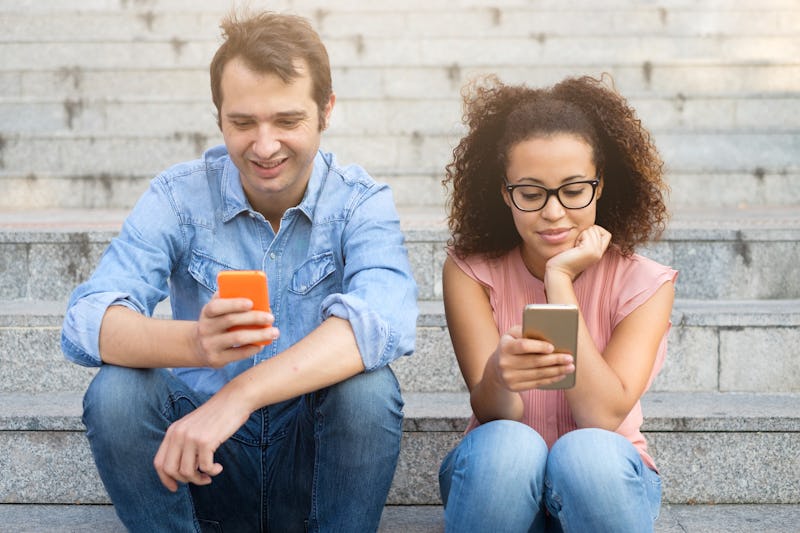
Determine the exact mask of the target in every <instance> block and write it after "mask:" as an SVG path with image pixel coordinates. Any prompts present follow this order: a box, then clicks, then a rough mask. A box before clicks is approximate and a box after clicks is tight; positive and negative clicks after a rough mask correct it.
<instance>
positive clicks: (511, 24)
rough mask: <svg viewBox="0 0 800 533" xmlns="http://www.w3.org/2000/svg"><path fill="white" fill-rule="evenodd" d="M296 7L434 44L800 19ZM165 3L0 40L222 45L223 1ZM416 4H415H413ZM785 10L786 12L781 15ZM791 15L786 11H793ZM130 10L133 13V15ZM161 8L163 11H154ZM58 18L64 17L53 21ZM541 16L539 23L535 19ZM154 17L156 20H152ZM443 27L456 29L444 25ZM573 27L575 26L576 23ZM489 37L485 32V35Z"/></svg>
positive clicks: (640, 11)
mask: <svg viewBox="0 0 800 533" xmlns="http://www.w3.org/2000/svg"><path fill="white" fill-rule="evenodd" d="M281 3H283V4H285V5H284V6H283V7H289V6H291V7H293V8H294V9H295V10H297V11H301V12H304V13H305V14H307V15H309V16H312V17H313V20H314V22H315V24H316V27H317V28H318V29H319V31H320V32H321V33H322V35H323V36H324V37H329V38H337V37H348V36H351V35H353V34H354V33H358V34H360V35H363V36H364V37H366V38H387V37H393V38H402V37H405V36H407V35H408V34H409V31H413V32H414V33H415V34H417V35H422V36H428V37H457V36H461V35H463V34H465V33H466V32H469V31H474V32H476V34H480V35H485V36H487V37H493V38H508V37H528V36H530V35H540V34H543V35H576V34H577V35H582V36H593V37H612V36H618V35H642V34H646V33H648V32H653V33H655V34H657V35H664V36H670V37H673V38H676V39H679V38H685V37H692V36H712V35H713V36H719V35H727V36H732V37H744V36H753V37H756V36H758V37H760V36H764V35H786V34H790V35H791V34H793V33H795V32H796V27H797V26H796V25H797V24H798V23H800V14H798V13H797V11H796V10H794V9H793V8H794V7H796V6H795V5H789V4H784V5H783V6H780V5H779V6H778V7H774V8H773V9H772V10H770V11H769V12H767V13H758V15H759V16H757V17H754V16H753V15H754V14H753V12H752V5H753V2H746V1H742V2H738V4H737V3H731V4H726V9H725V10H724V11H721V10H720V9H719V7H718V6H710V5H708V4H699V5H689V4H686V3H682V2H672V3H670V2H661V3H659V5H647V4H642V3H640V2H617V4H619V5H617V6H612V5H611V4H612V3H610V2H609V3H605V2H604V3H603V4H597V3H585V4H584V5H583V6H581V7H579V6H578V5H579V3H577V2H571V3H570V5H569V6H562V5H559V6H553V5H550V6H547V5H545V4H544V3H542V2H539V3H537V5H536V6H529V5H525V4H524V3H522V2H519V3H517V4H516V5H514V3H513V2H507V3H506V5H504V6H502V7H490V6H493V5H494V4H492V3H489V2H486V3H485V4H484V5H481V3H480V2H471V3H470V4H471V5H463V6H460V9H459V10H458V11H457V12H454V11H453V10H452V8H451V6H450V5H441V4H439V5H437V3H435V2H434V3H425V4H424V6H419V7H424V9H419V8H417V9H415V8H413V7H411V5H406V4H405V3H404V4H403V5H398V4H396V3H394V2H375V3H374V4H372V5H370V6H368V7H367V6H364V5H363V4H361V5H358V6H352V5H351V6H344V7H339V6H337V7H338V9H336V10H335V11H332V12H328V13H324V14H322V13H315V12H314V9H315V8H316V7H318V6H319V5H321V3H320V2H308V1H294V2H291V3H289V2H270V4H271V5H272V6H273V9H281V6H280V5H281ZM164 4H166V3H165V2H163V1H157V2H152V1H151V2H150V5H148V6H147V7H142V8H139V9H137V6H123V7H122V8H119V6H114V7H112V6H107V7H105V8H103V7H102V6H99V7H98V8H97V9H95V10H87V9H85V7H84V5H82V4H79V5H77V6H76V5H71V3H70V2H66V3H59V4H58V5H57V6H53V7H52V8H51V9H48V10H44V11H41V10H38V9H36V8H35V7H26V8H25V9H24V10H23V9H21V8H17V10H16V11H12V12H10V13H4V18H3V20H2V21H0V30H2V32H0V41H5V42H34V41H35V40H36V39H37V38H41V39H42V40H44V41H54V42H69V41H81V42H85V41H92V42H95V41H96V42H102V41H131V40H143V41H156V40H159V39H170V38H172V37H173V36H174V35H176V34H177V35H191V36H193V37H194V39H215V38H216V37H217V28H216V25H217V23H218V21H219V17H220V16H221V15H222V13H223V12H224V9H222V8H221V7H220V6H219V3H218V2H216V3H215V2H198V4H199V5H195V4H194V3H193V4H191V7H189V8H186V7H185V6H183V7H184V8H183V9H181V10H179V11H172V10H170V9H169V6H168V5H167V6H165V5H164ZM410 4H413V2H412V3H410ZM781 7H783V9H781ZM787 7H788V8H789V9H786V8H787ZM126 8H127V9H126ZM154 8H155V9H154ZM53 12H58V13H59V16H58V17H53V16H52V14H53ZM532 13H535V14H536V16H535V17H532V16H531V14H532ZM145 14H148V16H145ZM442 20H447V21H448V22H450V24H448V25H443V24H442V23H441V22H442ZM570 22H571V24H570ZM478 32H481V33H478Z"/></svg>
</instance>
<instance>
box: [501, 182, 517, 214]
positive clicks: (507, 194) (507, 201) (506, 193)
mask: <svg viewBox="0 0 800 533" xmlns="http://www.w3.org/2000/svg"><path fill="white" fill-rule="evenodd" d="M500 195H501V196H502V197H503V202H505V204H506V205H507V206H508V207H509V208H512V207H514V204H512V203H511V193H510V192H509V191H508V189H506V180H505V179H503V181H501V182H500Z"/></svg>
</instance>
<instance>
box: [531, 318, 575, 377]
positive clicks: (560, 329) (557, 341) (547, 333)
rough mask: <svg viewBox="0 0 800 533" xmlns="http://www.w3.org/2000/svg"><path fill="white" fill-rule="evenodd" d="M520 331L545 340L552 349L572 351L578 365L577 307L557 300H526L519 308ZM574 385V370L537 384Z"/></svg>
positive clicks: (533, 337) (532, 337)
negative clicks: (547, 381)
mask: <svg viewBox="0 0 800 533" xmlns="http://www.w3.org/2000/svg"><path fill="white" fill-rule="evenodd" d="M522 335H523V336H524V337H527V338H530V339H539V340H545V341H547V342H549V343H551V344H552V345H553V346H555V348H556V352H563V353H569V354H572V358H573V360H574V364H575V368H576V371H577V368H578V307H577V306H575V305H561V304H529V305H526V306H525V309H524V310H523V312H522ZM574 386H575V372H573V373H571V374H567V375H566V376H564V379H561V380H559V381H556V382H555V383H550V384H549V385H543V386H541V387H538V388H540V389H569V388H571V387H574Z"/></svg>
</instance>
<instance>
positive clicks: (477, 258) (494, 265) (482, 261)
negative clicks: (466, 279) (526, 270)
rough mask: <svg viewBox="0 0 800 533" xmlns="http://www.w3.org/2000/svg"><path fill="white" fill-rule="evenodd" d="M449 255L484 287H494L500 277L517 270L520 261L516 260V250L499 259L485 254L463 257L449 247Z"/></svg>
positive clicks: (517, 253)
mask: <svg viewBox="0 0 800 533" xmlns="http://www.w3.org/2000/svg"><path fill="white" fill-rule="evenodd" d="M515 254H516V255H515ZM447 255H448V257H449V258H450V259H451V260H452V261H453V262H454V263H455V264H456V265H457V266H458V267H459V268H460V269H461V270H462V271H464V273H466V274H467V275H468V276H470V277H471V278H473V279H475V280H476V281H478V282H480V283H482V284H484V285H488V286H493V285H494V280H496V279H497V278H498V277H500V276H502V277H507V276H508V273H509V272H512V271H514V270H515V269H516V268H517V262H518V261H515V258H516V256H518V255H519V252H518V251H517V249H516V248H514V249H513V250H510V251H508V252H506V253H504V254H502V255H500V256H498V257H490V256H487V255H485V254H471V255H467V256H463V257H462V256H459V255H458V254H457V253H456V252H455V250H453V249H452V248H450V247H448V248H447Z"/></svg>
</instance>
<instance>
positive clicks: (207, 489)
mask: <svg viewBox="0 0 800 533" xmlns="http://www.w3.org/2000/svg"><path fill="white" fill-rule="evenodd" d="M222 28H223V32H224V36H225V41H224V43H223V44H222V45H221V47H220V48H219V50H218V51H217V53H216V55H215V57H214V59H213V61H212V63H211V69H210V70H211V87H212V96H213V100H214V103H215V105H216V107H217V112H218V124H219V127H220V129H221V131H222V135H223V138H224V141H225V146H220V147H216V148H212V149H210V150H208V151H207V152H206V153H205V154H204V155H203V158H202V159H200V160H197V161H191V162H187V163H183V164H179V165H176V166H174V167H172V168H170V169H169V170H167V171H165V172H163V173H162V174H161V175H159V176H158V177H156V178H155V179H154V180H153V182H152V183H151V186H150V188H149V190H148V191H147V192H146V193H145V194H144V195H143V196H142V198H141V199H140V200H139V202H138V203H137V205H136V206H135V208H134V209H133V211H132V212H131V213H130V215H129V217H128V218H127V220H126V221H125V223H124V225H123V228H122V231H121V232H120V235H119V236H118V237H117V238H115V239H114V240H113V241H112V242H111V244H110V246H109V248H108V250H107V251H106V253H105V254H104V255H103V257H102V259H101V261H100V264H99V265H98V267H97V270H96V271H95V272H94V274H93V275H92V277H91V279H89V281H88V282H86V283H84V284H82V285H80V286H79V287H78V288H77V289H76V290H75V292H74V293H73V295H72V297H71V298H70V302H69V307H68V309H67V314H66V318H65V321H64V328H63V331H62V348H63V351H64V353H65V354H66V356H67V357H68V358H69V359H71V360H73V361H75V362H76V363H79V364H83V365H91V366H100V370H99V372H98V374H97V376H96V377H95V379H94V380H93V381H92V384H91V385H90V387H89V390H88V391H87V393H86V396H85V398H84V423H85V425H86V428H87V436H88V438H89V441H90V444H91V448H92V453H93V455H94V458H95V462H96V463H97V467H98V470H99V472H100V476H101V478H102V480H103V483H104V484H105V487H106V489H107V490H108V493H109V495H110V497H111V499H112V501H113V503H114V505H115V508H116V510H117V513H118V515H119V517H120V519H121V520H122V521H123V522H124V524H125V525H126V526H127V527H128V528H129V529H130V530H132V531H147V532H154V531H170V532H174V531H200V530H206V529H208V530H214V531H217V530H223V531H237V532H238V531H280V532H285V531H306V530H308V531H354V532H363V531H374V530H376V529H377V527H378V523H379V521H380V515H381V511H382V509H383V505H384V504H385V500H386V496H387V493H388V490H389V486H390V484H391V481H392V477H393V475H394V470H395V467H396V464H397V456H398V453H399V445H400V436H401V422H402V406H403V402H402V398H401V396H400V391H399V387H398V384H397V381H396V379H395V377H394V375H393V373H392V371H391V369H390V368H389V367H388V363H390V362H391V361H393V360H394V359H396V358H397V357H399V356H401V355H408V354H410V353H411V352H412V351H413V344H414V331H415V324H416V317H417V307H416V285H415V283H414V280H413V278H412V275H411V273H410V267H409V263H408V258H407V254H406V251H405V248H404V245H403V236H402V234H401V231H400V229H399V222H398V217H397V213H396V210H395V207H394V205H393V202H392V198H391V192H390V191H389V189H388V188H387V187H385V186H380V185H378V184H376V183H375V182H374V181H373V180H372V179H371V178H370V177H369V176H368V175H367V174H366V173H365V172H364V171H363V170H362V169H361V168H360V167H356V166H350V167H344V168H342V167H339V166H337V163H336V160H335V158H334V156H333V155H331V154H326V153H323V152H321V151H320V150H319V144H320V137H321V132H322V131H323V130H324V129H325V127H326V126H327V124H328V120H329V118H330V115H331V110H332V109H333V106H334V102H335V96H334V94H333V92H332V89H331V76H330V67H329V64H328V56H327V52H326V51H325V47H324V46H323V44H322V43H321V41H320V40H319V36H318V35H317V34H316V32H314V30H313V29H312V28H311V26H310V25H309V24H308V22H307V21H305V20H304V19H301V18H299V17H294V16H287V15H277V14H271V13H264V14H258V15H253V16H249V17H246V18H244V19H239V18H237V16H236V15H231V16H229V17H228V18H227V19H226V20H224V21H223V24H222ZM252 269H255V270H263V271H265V272H266V273H267V278H268V280H269V293H270V307H271V312H263V311H256V310H252V309H251V305H252V302H251V301H250V300H249V299H245V298H224V299H223V298H219V297H218V295H216V294H215V293H216V290H217V285H216V283H217V282H216V276H217V274H218V273H219V272H220V271H223V270H252ZM167 296H169V297H170V304H171V307H172V314H173V319H172V320H159V319H154V318H151V316H152V313H153V310H154V308H155V306H156V304H157V303H158V302H159V301H161V300H163V299H165V298H166V297H167ZM240 325H262V326H266V327H264V328H256V329H252V328H251V329H237V330H233V331H229V328H231V327H232V326H240ZM264 341H271V343H270V344H268V345H267V346H263V347H262V346H257V345H256V343H259V342H264Z"/></svg>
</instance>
